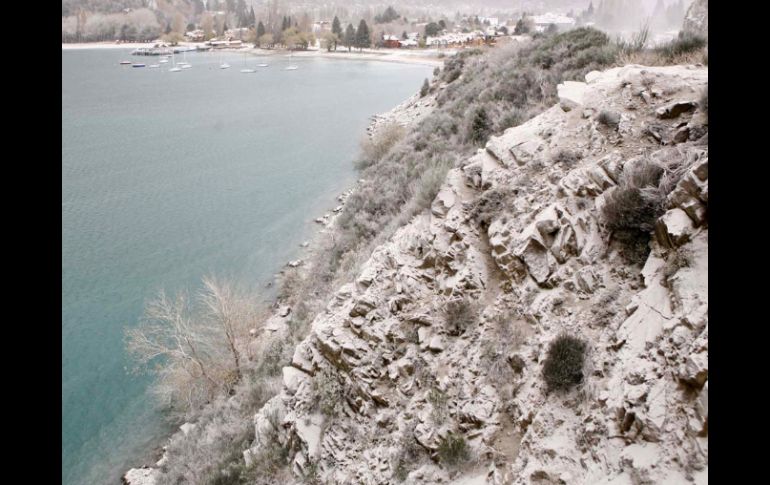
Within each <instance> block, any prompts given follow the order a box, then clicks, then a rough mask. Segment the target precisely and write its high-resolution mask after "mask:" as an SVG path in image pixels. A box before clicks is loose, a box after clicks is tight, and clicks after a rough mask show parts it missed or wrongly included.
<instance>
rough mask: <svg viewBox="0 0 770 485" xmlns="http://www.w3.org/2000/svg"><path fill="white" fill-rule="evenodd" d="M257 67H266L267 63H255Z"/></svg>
mask: <svg viewBox="0 0 770 485" xmlns="http://www.w3.org/2000/svg"><path fill="white" fill-rule="evenodd" d="M257 67H267V64H257Z"/></svg>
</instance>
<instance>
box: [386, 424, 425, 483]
mask: <svg viewBox="0 0 770 485" xmlns="http://www.w3.org/2000/svg"><path fill="white" fill-rule="evenodd" d="M397 447H398V451H397V452H396V456H395V457H394V459H393V462H392V463H393V476H394V478H395V479H396V480H398V481H399V482H403V481H404V480H406V477H407V476H408V475H409V472H411V471H412V470H414V469H416V468H417V466H418V463H419V461H420V459H421V457H422V456H423V455H424V452H423V450H424V449H423V448H422V447H421V446H420V444H419V443H417V440H415V439H414V436H413V435H411V436H410V434H409V433H406V434H404V435H403V436H401V439H400V440H399V441H398V444H397Z"/></svg>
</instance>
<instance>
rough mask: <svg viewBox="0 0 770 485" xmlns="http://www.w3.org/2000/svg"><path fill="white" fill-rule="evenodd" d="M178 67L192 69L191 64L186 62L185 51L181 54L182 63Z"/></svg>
mask: <svg viewBox="0 0 770 485" xmlns="http://www.w3.org/2000/svg"><path fill="white" fill-rule="evenodd" d="M179 67H181V68H182V69H190V68H191V67H192V64H190V63H189V62H187V51H184V52H183V53H182V62H180V63H179Z"/></svg>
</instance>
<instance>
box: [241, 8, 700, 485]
mask: <svg viewBox="0 0 770 485" xmlns="http://www.w3.org/2000/svg"><path fill="white" fill-rule="evenodd" d="M696 3H697V2H696ZM649 78H652V79H654V81H655V82H654V87H655V89H656V90H657V94H654V95H653V94H652V93H648V96H647V98H645V97H644V96H641V95H638V94H634V93H640V92H642V91H644V90H646V89H647V87H646V84H647V83H646V81H645V80H646V79H649ZM707 82H708V70H707V68H698V67H695V66H672V67H642V66H625V67H622V68H615V69H610V70H608V71H604V72H593V73H590V74H589V75H588V76H586V83H575V84H565V85H564V86H563V87H561V88H559V93H560V105H557V106H553V107H552V108H550V109H548V110H546V111H545V112H543V113H542V114H541V115H539V116H537V117H535V118H532V119H531V120H529V121H527V122H526V123H524V124H522V125H520V126H517V127H514V128H510V129H508V130H506V131H505V132H504V133H502V134H501V135H500V136H497V137H492V138H491V139H490V140H489V142H488V143H487V145H486V147H485V148H484V149H483V150H481V151H479V152H477V153H476V154H474V155H473V156H472V157H471V158H470V159H469V160H467V163H464V164H461V165H460V166H461V167H462V168H457V169H453V170H451V171H450V172H449V174H448V176H447V178H446V180H445V182H444V184H443V186H442V187H441V188H440V190H439V192H438V195H437V197H436V198H435V200H434V201H433V204H432V205H431V207H430V209H429V210H426V211H423V212H422V213H420V214H418V215H416V216H415V217H413V218H412V220H411V221H410V222H409V223H408V224H406V225H405V226H403V227H401V228H400V229H398V230H397V231H396V232H395V234H394V235H393V236H392V237H391V238H390V239H389V240H387V241H386V242H384V243H383V244H382V245H381V246H380V247H378V248H377V249H375V250H374V251H373V252H372V253H371V255H370V257H369V259H368V260H367V261H366V262H364V263H363V264H362V265H361V266H360V268H359V270H358V273H357V275H356V276H355V277H354V278H353V279H352V280H351V281H350V282H349V283H347V284H344V285H342V286H341V287H340V288H338V289H337V291H336V293H335V294H334V295H333V296H332V297H331V299H330V301H329V303H328V305H327V307H326V309H325V310H324V311H323V312H321V313H319V314H317V315H315V317H314V319H313V321H312V330H311V332H310V335H309V336H308V337H307V338H306V339H305V340H304V341H302V342H301V343H300V344H299V345H298V346H297V347H296V348H295V351H294V355H293V358H292V360H291V365H290V366H288V367H285V368H284V369H283V372H282V378H283V380H282V382H283V386H282V389H281V391H280V393H279V394H278V395H276V396H274V397H273V398H272V399H270V400H269V401H268V402H267V403H266V404H265V405H264V407H263V408H262V409H260V410H259V411H258V412H257V413H256V415H255V417H254V427H255V440H254V442H253V443H252V445H251V448H250V449H249V450H247V451H246V452H245V453H244V460H245V461H246V462H249V461H250V460H251V457H253V456H256V455H255V453H257V452H258V451H259V449H260V447H262V446H264V443H265V440H266V439H275V436H278V438H277V439H278V441H279V443H280V444H282V445H284V446H285V447H286V449H288V450H289V457H288V460H289V463H290V466H291V469H292V472H293V474H294V476H295V478H296V480H297V482H301V481H302V480H303V477H305V476H307V475H309V474H311V473H312V474H314V475H315V476H316V477H318V478H319V479H320V481H321V482H322V483H362V484H386V483H401V482H404V483H415V484H434V483H464V484H476V483H479V484H480V483H493V484H500V485H502V484H506V485H509V484H522V485H524V484H531V483H541V484H544V483H549V484H557V483H563V484H586V485H588V484H596V483H602V484H642V483H685V482H688V481H695V482H696V483H697V482H698V480H704V477H707V472H708V144H707V141H706V142H705V143H704V142H703V139H704V137H706V136H707V133H704V134H703V135H702V136H701V137H699V139H700V140H701V141H699V142H696V140H693V139H691V137H690V135H689V134H688V137H687V138H686V139H684V138H683V137H682V136H681V135H680V137H679V139H678V141H677V142H676V143H669V141H670V140H673V138H672V137H673V136H674V135H673V133H675V132H676V130H678V129H679V127H680V126H685V125H686V126H691V127H695V126H702V127H703V130H707V124H704V123H702V122H701V121H699V118H698V116H699V114H698V113H699V112H698V110H692V109H682V107H684V108H686V107H687V106H690V103H692V102H694V101H695V100H697V97H698V93H699V92H700V89H701V88H702V87H703V86H705V85H706V83H707ZM664 93H665V94H664ZM672 103H673V104H672ZM565 106H568V107H569V109H567V110H565V109H564V107H565ZM677 106H679V107H677ZM605 110H606V111H613V112H616V113H618V114H619V122H618V126H617V129H616V130H615V129H613V130H608V129H606V127H604V126H600V124H599V122H598V121H597V120H596V116H595V114H596V113H600V112H602V111H605ZM661 113H664V115H663V116H661ZM587 114H588V115H587ZM650 126H656V127H658V128H657V129H658V130H659V133H660V137H657V138H656V137H654V136H650V135H649V133H650ZM695 131H696V130H694V129H692V130H690V133H694V132H695ZM667 137H668V138H667ZM706 140H707V139H706ZM566 149H570V150H573V151H579V153H580V155H581V156H580V157H577V159H576V161H575V162H574V163H570V164H568V166H567V164H564V163H560V162H559V161H558V160H559V157H557V156H556V155H557V154H559V153H560V151H562V150H566ZM641 156H649V157H650V158H651V159H653V160H655V161H656V162H657V163H659V164H660V165H661V166H663V167H664V168H665V169H666V174H667V175H666V177H670V179H667V180H668V183H669V187H668V190H667V192H668V195H667V196H666V197H665V199H664V200H663V205H664V207H663V210H664V214H663V216H662V217H660V218H659V220H658V221H657V223H656V228H655V231H654V232H651V233H650V234H649V236H650V244H649V246H650V249H651V251H650V253H649V255H648V256H647V259H646V261H645V262H644V264H643V265H641V266H640V265H634V264H632V263H629V262H628V261H626V260H624V259H623V258H622V255H621V254H620V252H619V251H618V250H617V248H616V246H615V245H614V243H612V240H611V237H610V236H611V235H610V234H608V232H607V230H606V229H604V226H603V223H602V221H601V208H602V207H603V206H604V204H606V203H608V202H607V200H608V199H607V197H606V193H607V192H608V191H611V190H614V187H615V186H616V185H618V183H620V182H621V180H622V179H623V174H624V169H626V168H627V167H628V166H630V165H629V164H630V163H634V161H635V160H638V159H639V158H640V157H641ZM495 189H500V190H501V192H503V193H507V194H510V195H509V197H510V198H511V199H510V200H507V201H506V202H509V203H508V204H505V207H506V209H504V210H501V211H500V212H499V213H495V214H492V215H491V216H490V219H489V221H488V224H487V223H486V222H485V223H484V225H481V224H479V223H477V222H476V221H475V219H474V217H473V216H472V211H473V207H474V206H475V204H476V203H477V202H478V201H479V200H480V199H481V198H482V197H483V196H484V195H485V194H489V193H490V192H489V191H494V190H495ZM503 189H505V190H503ZM455 300H462V301H467V302H469V306H468V314H469V315H470V317H469V318H464V319H463V321H462V331H459V332H458V331H454V330H453V329H454V328H456V326H457V325H458V324H457V323H456V322H450V321H449V320H450V319H451V318H452V317H453V316H452V315H448V314H447V310H446V309H447V303H448V302H450V301H455ZM287 315H288V313H287ZM286 318H287V317H286V316H285V315H284V316H283V317H282V316H280V315H278V314H277V315H276V316H274V319H272V320H271V321H270V322H271V325H270V326H269V328H270V330H269V332H270V334H271V335H274V336H276V337H278V336H284V337H285V336H286V335H287V334H286V326H287V324H286V322H285V320H286ZM266 331H268V330H266ZM562 333H569V334H572V335H576V336H579V337H581V338H583V339H584V340H585V341H586V342H588V351H587V356H586V363H585V366H584V372H583V382H582V383H581V384H580V385H579V386H578V388H577V389H573V390H571V391H568V392H563V393H553V392H552V393H548V392H547V389H546V386H545V383H544V382H543V377H542V372H543V361H544V360H545V359H544V354H545V352H546V349H547V348H548V345H549V343H550V342H551V341H552V340H553V339H554V338H555V337H556V336H558V335H560V334H562ZM319 389H321V390H323V392H320V391H319ZM329 396H332V399H331V402H332V404H333V406H332V407H334V409H335V411H334V412H329V414H328V415H324V414H323V412H322V411H319V408H321V406H319V404H320V401H321V400H322V399H324V400H325V401H324V402H325V403H326V404H328V403H327V402H326V401H328V399H329ZM326 407H327V406H323V408H326ZM454 437H461V438H462V439H463V440H464V441H465V443H466V445H467V448H468V450H469V452H470V454H471V455H472V456H473V458H474V462H473V463H478V467H477V468H474V469H473V470H471V469H470V468H469V469H468V470H464V469H461V470H460V471H459V472H456V471H453V470H451V469H450V468H449V467H447V466H446V464H445V463H442V459H441V453H440V450H441V449H443V448H442V445H444V444H446V443H447V440H449V439H453V438H454Z"/></svg>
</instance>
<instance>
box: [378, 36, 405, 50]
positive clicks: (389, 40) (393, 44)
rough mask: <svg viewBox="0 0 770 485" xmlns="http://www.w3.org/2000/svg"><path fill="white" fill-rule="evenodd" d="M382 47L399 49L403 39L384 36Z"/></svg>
mask: <svg viewBox="0 0 770 485" xmlns="http://www.w3.org/2000/svg"><path fill="white" fill-rule="evenodd" d="M382 45H383V46H385V47H389V48H391V49H398V48H399V47H401V39H399V38H398V37H396V36H395V35H387V34H386V35H383V36H382Z"/></svg>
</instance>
